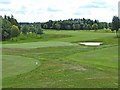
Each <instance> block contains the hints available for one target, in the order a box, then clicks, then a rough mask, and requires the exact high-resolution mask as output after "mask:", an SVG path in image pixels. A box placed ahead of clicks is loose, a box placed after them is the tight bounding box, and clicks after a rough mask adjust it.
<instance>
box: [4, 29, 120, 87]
mask: <svg viewBox="0 0 120 90" xmlns="http://www.w3.org/2000/svg"><path fill="white" fill-rule="evenodd" d="M45 33H46V35H47V34H49V35H53V34H54V35H55V36H57V35H67V36H70V37H61V38H54V39H53V38H49V43H48V44H50V42H55V43H54V44H52V47H51V46H49V45H48V46H46V47H37V48H27V49H26V48H21V47H19V48H14V47H15V46H9V45H12V44H9V41H8V42H7V41H6V43H7V44H3V45H8V46H9V48H3V55H15V56H23V57H28V58H33V59H35V60H39V61H40V63H41V65H40V66H39V67H37V68H36V69H34V70H32V71H29V72H26V73H23V74H19V75H16V76H10V77H5V78H3V87H12V88H15V87H17V88H117V87H118V42H117V38H115V34H114V33H111V32H110V33H109V32H107V33H106V32H94V31H45ZM53 37H54V36H53ZM26 40H27V39H26ZM97 40H98V41H102V42H103V45H101V46H97V47H89V46H81V45H76V44H78V42H80V41H97ZM43 41H44V42H43ZM43 41H42V42H43V43H41V41H39V40H38V41H37V42H29V43H28V42H27V41H26V43H27V45H28V47H29V44H30V43H31V46H32V44H33V45H34V43H35V45H36V46H38V45H39V46H44V44H45V43H47V42H48V41H46V40H45V39H43ZM57 42H58V43H57ZM61 42H65V43H66V45H64V43H63V45H62V44H61ZM10 43H11V42H10ZM36 43H41V44H36ZM70 43H71V44H72V45H69V44H70ZM74 43H75V45H74ZM14 44H17V42H14ZM19 44H20V45H22V42H20V41H19ZM67 44H68V45H67ZM27 45H24V44H23V46H24V47H27ZM55 45H56V46H57V47H56V46H55ZM59 45H62V46H59ZM11 59H12V57H11ZM15 60H16V59H15ZM21 63H22V62H21ZM14 67H16V68H19V66H14Z"/></svg>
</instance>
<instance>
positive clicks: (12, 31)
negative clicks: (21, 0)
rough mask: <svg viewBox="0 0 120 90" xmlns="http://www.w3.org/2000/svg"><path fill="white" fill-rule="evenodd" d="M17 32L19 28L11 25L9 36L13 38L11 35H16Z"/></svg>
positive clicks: (18, 32)
mask: <svg viewBox="0 0 120 90" xmlns="http://www.w3.org/2000/svg"><path fill="white" fill-rule="evenodd" d="M19 34H20V30H19V28H18V26H16V25H13V26H12V27H11V37H12V38H13V37H17V36H18V35H19Z"/></svg>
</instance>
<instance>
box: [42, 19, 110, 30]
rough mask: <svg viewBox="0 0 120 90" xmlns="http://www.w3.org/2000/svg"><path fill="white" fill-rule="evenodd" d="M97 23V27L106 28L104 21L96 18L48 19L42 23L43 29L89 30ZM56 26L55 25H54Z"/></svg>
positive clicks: (106, 24)
mask: <svg viewBox="0 0 120 90" xmlns="http://www.w3.org/2000/svg"><path fill="white" fill-rule="evenodd" d="M93 24H97V25H98V29H104V28H108V27H109V25H108V23H106V22H99V21H98V20H94V21H93V20H90V19H85V18H83V19H68V20H58V21H51V20H50V21H48V22H45V23H42V28H44V29H57V30H91V29H92V25H93ZM56 26H57V27H56Z"/></svg>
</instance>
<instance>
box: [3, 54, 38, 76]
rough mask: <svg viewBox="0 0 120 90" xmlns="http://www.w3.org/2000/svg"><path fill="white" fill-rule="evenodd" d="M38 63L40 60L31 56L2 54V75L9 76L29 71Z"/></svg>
mask: <svg viewBox="0 0 120 90" xmlns="http://www.w3.org/2000/svg"><path fill="white" fill-rule="evenodd" d="M39 65H40V62H39V61H38V60H36V59H33V58H27V57H22V56H14V55H3V56H2V70H3V72H2V77H3V78H4V77H10V76H13V75H19V74H22V73H26V72H29V71H31V70H33V69H35V68H37V67H38V66H39Z"/></svg>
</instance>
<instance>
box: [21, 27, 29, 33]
mask: <svg viewBox="0 0 120 90" xmlns="http://www.w3.org/2000/svg"><path fill="white" fill-rule="evenodd" d="M21 31H22V33H23V34H27V33H28V32H29V27H28V26H27V25H24V26H23V27H22V28H21Z"/></svg>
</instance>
